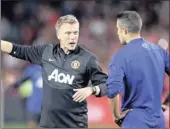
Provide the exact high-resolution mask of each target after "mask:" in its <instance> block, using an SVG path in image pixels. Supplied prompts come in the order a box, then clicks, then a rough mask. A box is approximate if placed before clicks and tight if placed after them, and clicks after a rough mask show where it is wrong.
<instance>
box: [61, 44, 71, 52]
mask: <svg viewBox="0 0 170 129" xmlns="http://www.w3.org/2000/svg"><path fill="white" fill-rule="evenodd" d="M60 47H61V49H63V51H64V53H65V54H69V53H70V51H69V50H68V49H67V48H66V47H64V46H63V45H61V46H60Z"/></svg>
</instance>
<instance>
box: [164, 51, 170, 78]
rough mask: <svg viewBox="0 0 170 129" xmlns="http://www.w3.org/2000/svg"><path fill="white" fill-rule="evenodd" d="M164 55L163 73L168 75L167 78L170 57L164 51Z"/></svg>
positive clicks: (169, 68)
mask: <svg viewBox="0 0 170 129" xmlns="http://www.w3.org/2000/svg"><path fill="white" fill-rule="evenodd" d="M164 53H165V54H164V55H165V72H166V73H167V74H168V76H170V65H169V62H170V56H169V53H168V52H166V51H164Z"/></svg>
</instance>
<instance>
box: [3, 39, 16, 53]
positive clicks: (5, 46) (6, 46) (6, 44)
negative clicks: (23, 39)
mask: <svg viewBox="0 0 170 129" xmlns="http://www.w3.org/2000/svg"><path fill="white" fill-rule="evenodd" d="M12 48H13V45H12V43H11V42H8V41H4V40H1V51H3V52H6V53H11V51H12Z"/></svg>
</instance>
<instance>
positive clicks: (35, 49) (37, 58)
mask: <svg viewBox="0 0 170 129" xmlns="http://www.w3.org/2000/svg"><path fill="white" fill-rule="evenodd" d="M45 47H46V45H33V46H26V45H17V44H13V49H12V52H11V53H10V55H11V56H13V57H16V58H19V59H22V60H26V61H29V62H31V63H33V64H38V65H40V64H41V58H42V54H43V50H44V49H45Z"/></svg>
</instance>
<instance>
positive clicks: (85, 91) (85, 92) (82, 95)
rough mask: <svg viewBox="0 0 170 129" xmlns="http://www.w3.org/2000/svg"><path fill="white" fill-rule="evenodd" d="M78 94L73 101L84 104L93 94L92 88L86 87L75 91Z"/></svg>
mask: <svg viewBox="0 0 170 129" xmlns="http://www.w3.org/2000/svg"><path fill="white" fill-rule="evenodd" d="M74 91H76V93H75V94H74V95H73V101H75V102H82V101H84V100H85V99H87V98H88V97H89V96H90V95H92V93H93V89H92V87H85V88H81V89H74Z"/></svg>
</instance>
